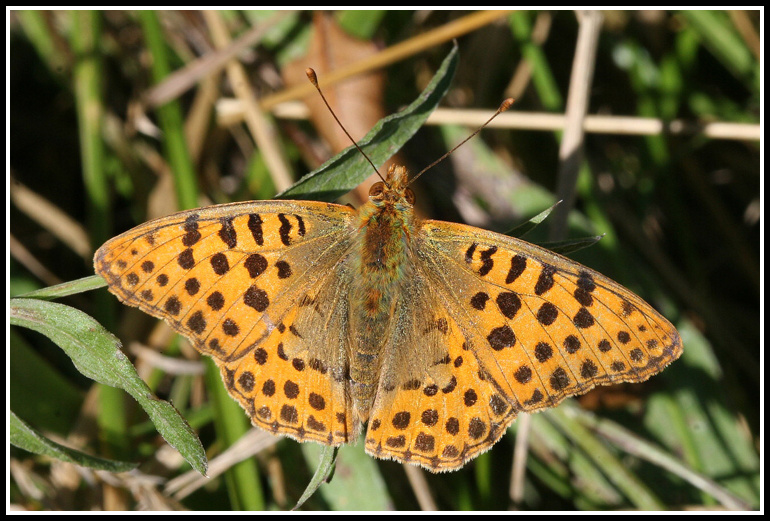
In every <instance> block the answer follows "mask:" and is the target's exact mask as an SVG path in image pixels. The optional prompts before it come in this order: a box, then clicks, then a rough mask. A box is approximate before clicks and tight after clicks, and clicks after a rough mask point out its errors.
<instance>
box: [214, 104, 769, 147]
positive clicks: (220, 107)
mask: <svg viewBox="0 0 770 521" xmlns="http://www.w3.org/2000/svg"><path fill="white" fill-rule="evenodd" d="M491 111H492V109H453V108H438V109H436V110H435V111H434V112H433V114H431V115H430V117H429V118H428V120H427V121H426V122H425V124H426V125H463V126H467V127H471V128H475V127H478V126H480V125H482V124H483V123H484V122H485V121H486V120H487V119H489V114H490V112H491ZM272 112H273V115H274V116H275V117H276V118H280V119H293V120H306V119H307V118H308V117H309V116H310V113H309V111H308V109H307V106H306V105H305V104H304V103H302V102H300V101H287V102H284V103H281V104H280V105H276V106H275V107H274V108H273V111H272ZM240 121H243V108H242V105H241V102H240V101H239V100H237V99H234V98H221V99H220V100H219V101H217V124H219V125H222V126H229V125H233V124H236V123H238V122H240ZM565 121H566V116H565V115H564V114H550V113H547V112H519V111H516V107H515V106H514V107H513V110H512V111H511V112H507V113H504V114H500V115H499V116H497V117H496V118H495V119H493V120H492V121H491V122H490V123H489V125H487V128H503V129H509V130H513V129H516V130H540V131H545V132H552V131H561V130H564V123H565ZM583 130H584V131H585V132H586V133H587V134H623V135H631V136H633V135H636V136H653V135H657V134H669V135H695V134H699V135H701V136H703V137H707V138H710V139H729V140H737V141H759V139H760V137H761V136H762V128H761V127H760V126H759V125H757V124H753V123H729V122H720V121H714V122H703V123H701V122H694V121H685V120H682V119H675V120H672V121H664V120H662V119H659V118H640V117H635V116H604V115H603V116H596V115H588V116H586V117H585V118H584V119H583Z"/></svg>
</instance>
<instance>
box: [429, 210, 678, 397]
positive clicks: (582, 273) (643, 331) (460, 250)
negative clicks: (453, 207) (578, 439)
mask: <svg viewBox="0 0 770 521" xmlns="http://www.w3.org/2000/svg"><path fill="white" fill-rule="evenodd" d="M423 231H424V233H421V234H420V240H419V241H418V242H419V243H420V249H421V251H423V252H424V258H425V263H424V265H425V266H426V267H427V268H428V270H430V271H431V272H432V273H434V277H436V278H440V279H443V281H444V283H440V282H437V284H436V287H437V288H438V291H439V293H441V294H442V295H443V296H444V299H445V301H446V302H447V305H448V306H449V307H451V308H452V309H454V310H456V312H455V313H454V316H456V318H457V319H458V323H459V325H460V328H461V329H463V330H464V331H465V332H466V334H467V337H468V340H470V341H471V342H472V344H473V349H472V351H473V352H474V354H475V355H476V356H477V357H478V358H479V359H480V363H481V365H482V369H483V370H484V371H486V373H487V374H488V376H489V377H490V378H491V379H493V380H494V381H495V382H496V385H497V386H498V387H499V388H500V389H501V390H502V391H503V392H504V394H505V395H506V397H507V398H508V400H509V402H510V403H511V405H512V406H513V407H514V408H515V409H517V410H524V411H535V410H540V409H543V408H547V407H553V406H554V405H556V404H557V403H559V402H560V401H562V400H563V399H564V398H566V397H568V396H573V395H576V394H581V393H584V392H586V391H588V390H589V389H591V388H593V387H594V386H596V385H606V384H610V383H616V382H637V381H642V380H646V379H647V378H649V377H650V376H652V375H653V374H656V373H658V372H660V371H661V370H662V369H663V368H664V367H666V366H667V365H668V364H669V363H671V362H672V361H674V360H676V359H677V358H678V357H679V355H680V354H681V351H682V345H681V340H680V338H679V335H678V333H677V332H676V329H675V328H674V327H673V326H672V325H671V324H670V323H669V322H668V321H667V320H666V319H665V318H663V317H662V316H661V315H660V314H659V313H658V312H657V311H655V310H654V309H653V308H652V307H651V306H650V305H649V304H647V303H645V302H644V301H643V300H641V299H640V298H639V297H637V296H636V295H635V294H633V293H632V292H630V291H629V290H627V289H625V288H623V287H622V286H620V285H618V284H617V283H615V282H613V281H611V280H609V279H607V278H606V277H604V276H602V275H600V274H598V273H596V272H594V271H592V270H590V269H588V268H586V267H584V266H582V265H580V264H578V263H576V262H574V261H571V260H569V259H566V258H564V257H561V256H559V255H557V254H555V253H553V252H550V251H548V250H545V249H542V248H539V247H537V246H534V245H531V244H529V243H526V242H523V241H520V240H517V239H512V238H510V237H506V236H503V235H499V234H495V233H492V232H487V231H483V230H479V229H478V228H472V227H469V226H463V225H458V224H453V223H444V222H437V221H427V222H425V223H424V225H423Z"/></svg>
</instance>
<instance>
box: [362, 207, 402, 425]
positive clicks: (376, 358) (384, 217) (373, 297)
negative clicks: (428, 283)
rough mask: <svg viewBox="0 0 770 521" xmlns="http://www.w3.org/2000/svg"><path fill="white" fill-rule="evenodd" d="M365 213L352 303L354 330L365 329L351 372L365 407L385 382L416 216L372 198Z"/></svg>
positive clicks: (365, 208)
mask: <svg viewBox="0 0 770 521" xmlns="http://www.w3.org/2000/svg"><path fill="white" fill-rule="evenodd" d="M359 217H360V228H359V230H360V234H359V244H358V248H359V252H360V257H359V258H360V261H359V262H360V264H359V265H358V266H357V270H358V271H359V274H360V277H359V281H360V282H359V284H358V285H357V287H356V288H355V289H354V291H353V294H352V295H351V307H350V309H351V325H352V327H351V331H358V332H359V334H358V336H357V338H355V339H353V342H352V347H353V353H352V359H351V366H350V376H351V379H352V380H353V395H354V398H355V399H356V401H357V403H358V404H360V406H359V407H358V409H359V411H361V412H363V411H366V410H367V409H368V405H369V404H371V402H372V399H373V398H374V393H375V391H376V387H377V383H378V382H379V377H380V367H381V364H382V356H381V355H382V352H383V349H384V347H385V343H386V341H387V339H388V338H390V337H391V335H390V334H389V330H390V327H391V324H390V322H391V317H392V315H393V308H394V306H396V305H399V303H398V302H396V296H397V295H398V291H397V288H398V286H399V285H400V284H403V283H405V282H404V281H405V279H406V278H408V275H409V263H408V259H407V249H408V241H409V236H410V230H411V229H412V220H413V216H412V212H411V209H405V208H403V207H401V206H400V205H396V204H392V203H385V204H374V203H371V202H370V203H368V204H366V205H364V206H363V207H362V208H361V210H360V212H359ZM401 305H405V304H404V303H401Z"/></svg>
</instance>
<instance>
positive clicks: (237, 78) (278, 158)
mask: <svg viewBox="0 0 770 521" xmlns="http://www.w3.org/2000/svg"><path fill="white" fill-rule="evenodd" d="M203 15H204V17H205V19H206V22H207V23H208V25H209V28H210V29H211V35H212V38H213V40H214V44H215V45H216V46H217V47H218V48H219V49H220V50H221V49H225V48H227V46H228V45H229V44H230V34H229V33H228V31H227V26H226V25H225V22H224V20H222V16H221V15H220V14H219V13H218V12H216V11H204V13H203ZM227 76H228V78H229V79H230V83H231V84H232V86H233V90H234V91H235V93H236V96H238V99H239V100H240V101H241V104H242V106H243V107H244V109H245V110H244V113H245V116H246V124H247V126H248V127H249V130H250V131H251V135H252V136H253V138H254V141H255V142H256V145H257V148H259V150H260V151H261V152H262V154H263V155H264V158H265V163H266V164H267V168H268V171H269V172H270V176H271V177H272V179H273V183H274V184H275V187H276V188H277V189H278V191H283V190H286V189H287V188H289V187H290V186H291V185H292V175H291V169H290V168H289V163H288V161H287V160H286V158H285V157H284V155H283V148H282V147H281V146H280V144H279V143H278V139H277V138H276V136H277V134H278V133H277V131H276V129H275V126H274V125H273V124H272V122H271V121H270V119H269V118H268V117H267V116H266V115H265V113H264V112H263V110H262V108H261V106H260V104H259V102H258V101H257V99H256V98H255V97H254V95H253V94H252V91H251V85H250V83H249V78H248V76H247V75H246V71H245V70H244V69H243V65H241V63H240V62H239V61H238V60H236V59H234V58H233V59H232V60H230V61H229V62H228V64H227Z"/></svg>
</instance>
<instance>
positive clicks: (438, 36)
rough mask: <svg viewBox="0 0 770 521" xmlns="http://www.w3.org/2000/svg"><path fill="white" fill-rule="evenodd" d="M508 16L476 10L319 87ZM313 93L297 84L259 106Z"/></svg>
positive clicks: (341, 72)
mask: <svg viewBox="0 0 770 521" xmlns="http://www.w3.org/2000/svg"><path fill="white" fill-rule="evenodd" d="M509 14H510V11H479V12H477V13H473V14H469V15H467V16H464V17H462V18H460V19H458V20H455V21H453V22H449V23H448V24H445V25H442V26H441V27H439V28H437V29H434V30H432V31H428V32H426V33H423V34H421V35H418V36H415V37H414V38H410V39H408V40H406V41H403V42H401V43H398V44H396V45H393V46H392V47H388V48H387V49H383V50H382V51H381V52H379V53H377V54H375V55H373V56H371V57H369V58H366V59H364V60H361V61H358V62H356V63H352V64H350V65H348V66H346V67H342V68H340V69H337V70H336V71H332V72H329V73H328V74H324V77H323V78H322V81H323V85H322V86H323V87H324V88H328V87H329V86H331V85H334V84H335V83H338V82H340V81H343V80H345V79H346V78H350V77H351V76H356V75H358V74H364V73H367V72H369V71H373V70H376V69H380V68H382V67H386V66H388V65H390V64H392V63H396V62H398V61H400V60H403V59H405V58H408V57H409V56H412V55H414V54H417V53H419V52H422V51H424V50H426V49H430V48H432V47H434V46H436V45H439V44H441V43H444V42H448V41H450V40H452V39H454V38H457V37H458V36H462V35H463V34H466V33H469V32H472V31H475V30H476V29H478V28H480V27H483V26H485V25H487V24H489V23H491V22H493V21H495V20H497V19H498V18H502V17H504V16H508V15H509ZM314 91H315V88H314V87H313V86H312V85H311V84H309V83H307V84H302V85H298V86H297V87H293V88H291V89H286V90H284V91H281V92H278V93H276V94H274V95H272V96H265V97H264V98H262V101H261V106H262V108H263V109H264V110H271V109H272V108H273V107H275V106H276V105H278V104H280V103H283V102H285V101H289V100H296V99H302V98H305V97H307V96H309V95H311V94H313V92H314Z"/></svg>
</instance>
